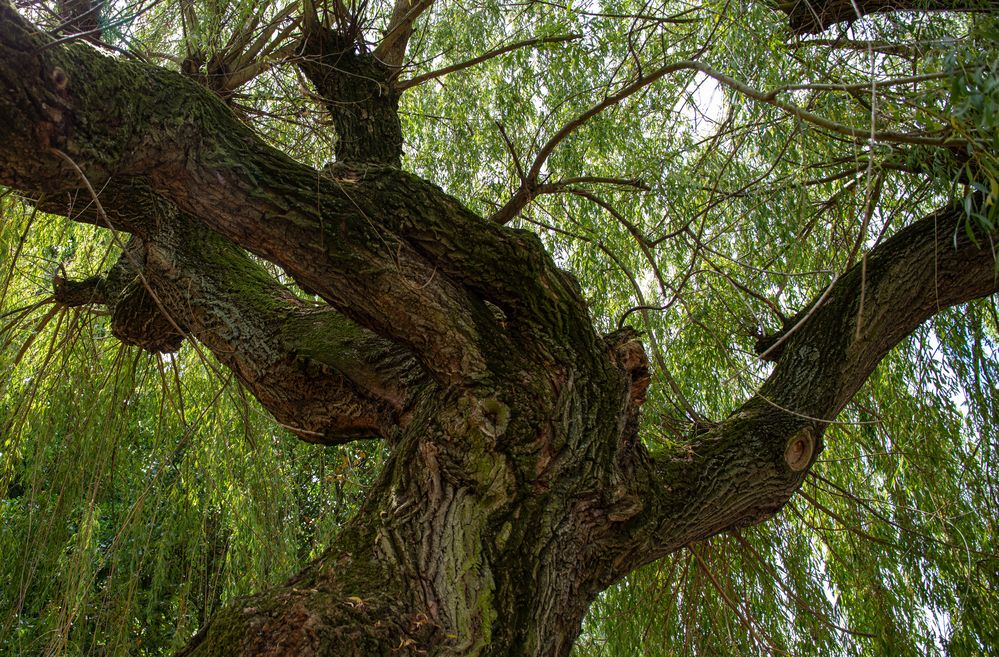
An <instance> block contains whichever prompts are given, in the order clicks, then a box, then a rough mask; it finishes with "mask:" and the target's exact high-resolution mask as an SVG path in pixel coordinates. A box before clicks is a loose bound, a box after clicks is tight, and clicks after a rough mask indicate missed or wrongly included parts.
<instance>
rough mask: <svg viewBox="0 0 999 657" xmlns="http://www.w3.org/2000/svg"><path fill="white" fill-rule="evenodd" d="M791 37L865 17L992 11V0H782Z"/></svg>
mask: <svg viewBox="0 0 999 657" xmlns="http://www.w3.org/2000/svg"><path fill="white" fill-rule="evenodd" d="M777 6H778V8H779V9H780V10H781V11H783V12H784V13H785V14H787V18H788V22H789V24H790V26H791V31H792V32H793V33H794V34H797V35H799V36H800V35H802V34H818V33H819V32H824V31H825V30H827V29H828V28H830V27H832V26H833V25H836V24H837V23H843V22H848V21H849V22H852V21H855V20H857V19H858V18H862V17H864V16H867V15H869V14H883V13H888V12H896V11H913V12H923V11H955V12H996V11H999V2H996V0H782V1H780V2H778V3H777Z"/></svg>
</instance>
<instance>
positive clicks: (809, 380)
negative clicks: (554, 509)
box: [608, 207, 999, 579]
mask: <svg viewBox="0 0 999 657" xmlns="http://www.w3.org/2000/svg"><path fill="white" fill-rule="evenodd" d="M967 220H968V219H967V217H966V215H965V214H964V211H963V210H962V209H961V208H959V207H952V208H946V209H941V210H939V211H937V212H935V213H933V214H931V215H929V216H927V217H925V218H923V219H921V220H919V221H917V222H916V223H914V224H913V225H911V226H909V227H907V228H905V229H903V230H901V231H899V232H898V234H896V235H895V236H893V237H892V238H891V239H889V240H887V241H885V242H884V243H883V244H881V245H880V246H878V247H876V248H875V249H874V250H873V251H871V252H870V253H869V254H868V255H867V256H866V258H865V259H864V260H863V261H862V262H861V263H859V264H857V265H855V266H854V267H852V268H851V269H849V270H848V271H847V272H845V273H844V274H843V275H842V276H840V277H839V279H837V280H836V282H835V284H834V285H833V286H832V288H831V289H829V290H828V291H827V292H826V293H824V294H823V295H821V296H820V297H819V299H818V300H817V301H816V302H815V303H813V304H812V306H811V307H810V309H809V310H808V311H806V312H804V313H803V314H802V316H801V319H802V322H801V324H800V325H799V326H798V328H797V329H796V330H794V331H793V333H789V334H788V335H787V337H786V339H785V340H784V341H783V343H782V344H781V345H780V346H779V348H778V350H779V358H778V360H777V364H776V367H775V368H774V371H773V372H772V374H771V375H770V377H769V378H768V380H767V381H766V383H765V384H764V385H763V386H762V387H761V389H760V390H759V392H758V393H757V394H756V395H755V396H754V397H753V398H752V399H750V400H749V401H748V402H747V403H746V404H744V405H743V406H742V407H741V408H740V409H739V410H738V411H736V412H735V413H733V414H732V415H731V416H730V417H729V418H727V419H726V420H724V421H723V422H721V423H720V424H718V425H716V426H715V427H713V428H711V429H710V430H708V431H706V432H704V433H702V434H700V435H698V436H696V437H694V438H693V439H692V440H691V441H690V442H689V443H688V444H685V445H681V446H678V447H676V448H673V449H671V450H669V451H668V452H666V453H661V454H657V455H655V456H654V457H649V456H647V455H646V454H645V451H644V449H643V448H642V447H641V446H639V445H635V446H632V445H625V449H624V451H623V456H622V463H623V469H624V472H625V474H626V477H627V478H626V481H627V480H631V481H633V482H635V483H634V484H633V486H631V487H628V490H629V491H630V492H628V493H625V492H622V494H621V500H620V501H619V502H618V503H617V504H618V506H623V507H625V508H629V509H630V513H629V514H623V515H624V517H623V518H622V521H625V520H626V521H627V523H628V524H626V525H624V531H622V532H621V534H620V535H619V536H617V537H616V538H615V540H618V541H620V545H621V549H622V551H623V552H624V554H622V555H621V557H620V559H619V562H618V563H619V565H621V564H627V567H628V568H630V567H634V566H636V565H638V564H639V563H645V562H647V561H650V560H653V559H655V558H658V557H660V556H663V555H665V554H668V553H669V552H671V551H673V550H675V549H676V548H678V547H681V546H683V545H685V544H687V543H689V542H691V541H696V540H699V539H703V538H706V537H708V536H711V535H713V534H716V533H718V532H721V531H724V530H726V529H732V528H736V527H741V526H746V525H750V524H755V523H757V522H760V521H762V520H764V519H766V518H769V517H770V516H772V515H773V514H774V513H775V512H776V511H778V510H779V509H780V508H781V507H782V506H783V505H784V504H785V503H786V502H787V500H788V499H789V498H790V496H791V495H792V494H793V493H794V491H796V490H797V489H798V487H799V486H800V485H801V482H802V481H803V480H804V477H805V475H806V473H807V471H808V468H809V467H810V466H811V464H812V463H813V462H814V459H815V456H816V455H817V454H818V452H819V451H820V450H821V446H822V444H821V440H822V434H823V432H824V430H825V428H826V426H828V423H829V422H830V421H832V420H833V419H834V418H835V417H836V416H837V414H838V413H839V412H840V410H841V409H842V408H843V407H844V406H845V405H846V403H847V402H848V401H849V400H850V398H851V397H852V396H853V395H854V394H855V393H856V392H857V390H858V389H859V388H860V386H861V385H862V384H863V383H864V381H865V380H866V379H867V377H868V376H869V375H870V374H871V372H873V370H874V368H875V367H876V366H877V364H878V363H879V362H880V361H881V359H882V358H883V357H884V356H885V355H886V354H887V353H888V352H889V351H890V350H891V349H892V348H893V347H894V346H895V345H897V344H898V343H899V342H900V341H901V340H903V339H904V338H905V337H906V336H908V335H909V334H910V333H911V332H912V331H913V330H915V329H916V327H918V326H919V325H920V324H921V323H922V322H924V321H926V320H927V319H929V318H930V317H932V316H933V315H934V314H936V313H938V312H940V310H942V309H944V308H946V307H948V306H952V305H955V304H959V303H964V302H967V301H970V300H972V299H976V298H980V297H984V296H987V295H990V294H993V293H995V292H996V291H997V290H999V276H997V273H996V261H995V258H994V256H993V253H992V251H991V249H990V248H989V238H988V236H986V235H980V236H979V237H980V240H979V243H978V244H976V243H974V242H973V241H972V240H971V239H969V237H968V235H967V234H966V231H965V227H964V223H965V222H966V221H967ZM622 490H624V489H622ZM629 500H630V502H628V501H629ZM623 572H627V570H624V571H621V572H615V573H609V574H608V577H610V579H613V578H614V577H618V576H620V575H621V574H622V573H623Z"/></svg>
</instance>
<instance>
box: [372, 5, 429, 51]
mask: <svg viewBox="0 0 999 657" xmlns="http://www.w3.org/2000/svg"><path fill="white" fill-rule="evenodd" d="M433 4H434V0H417V1H416V2H412V1H411V0H396V2H395V6H394V7H393V8H392V17H391V18H390V19H389V24H388V27H386V28H385V36H384V37H383V38H382V41H381V43H379V44H378V47H377V48H375V51H374V56H375V58H376V59H378V60H379V61H381V62H382V63H384V64H386V65H388V66H391V67H394V68H399V67H401V66H402V64H403V62H404V61H405V60H406V47H407V46H409V38H410V37H411V36H412V35H413V23H415V22H416V19H417V18H419V17H420V15H422V14H423V12H425V11H426V10H428V9H430V7H431V6H432V5H433Z"/></svg>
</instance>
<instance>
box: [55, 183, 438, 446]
mask: <svg viewBox="0 0 999 657" xmlns="http://www.w3.org/2000/svg"><path fill="white" fill-rule="evenodd" d="M101 198H102V206H104V207H109V208H115V209H116V210H117V212H115V215H116V216H121V215H123V214H127V213H128V212H129V210H128V208H129V207H131V208H133V210H135V211H138V212H141V213H142V215H143V216H142V217H135V218H134V219H133V221H131V222H130V223H131V225H132V226H133V227H138V228H137V233H138V234H139V235H141V237H133V238H131V239H130V240H129V242H128V244H127V245H126V253H123V254H122V256H121V257H120V258H119V260H118V263H117V264H116V265H115V266H114V267H112V269H111V270H110V272H109V273H108V274H107V275H106V276H104V277H99V278H91V279H87V280H85V281H78V282H77V281H68V280H66V279H63V278H56V280H55V281H54V287H55V295H54V296H55V300H56V302H57V303H61V304H63V305H66V306H79V305H92V304H97V305H103V306H107V308H108V309H109V311H110V312H111V328H112V332H113V333H114V335H115V336H117V337H119V338H120V339H122V340H123V341H125V342H127V343H129V344H136V345H139V346H141V347H143V348H144V349H147V350H149V351H153V352H157V351H176V350H177V349H178V348H179V347H180V342H181V341H182V340H183V339H184V337H191V338H195V339H197V340H198V341H199V342H200V343H201V344H203V345H204V346H206V347H207V348H208V349H209V350H210V351H211V352H212V353H213V354H214V355H215V357H216V358H217V359H218V360H219V362H221V363H222V364H223V365H224V366H226V367H227V368H229V369H230V370H232V372H233V373H234V374H235V375H236V376H237V378H239V380H240V381H242V382H243V384H244V385H246V387H247V388H248V389H249V391H250V392H251V393H252V394H253V395H254V397H256V398H257V400H258V401H260V403H261V404H262V405H263V407H264V408H266V409H267V410H268V411H270V412H271V413H272V414H273V415H274V417H275V418H276V419H277V420H278V421H279V422H281V423H282V425H284V426H286V427H288V428H289V429H291V430H292V431H294V432H295V433H297V434H298V435H299V436H300V437H302V438H303V439H305V440H307V441H309V442H320V443H325V444H336V443H343V442H347V441H350V440H355V439H357V438H371V437H376V436H390V435H393V432H394V430H395V427H399V426H405V423H406V419H405V417H404V414H405V413H406V412H407V410H408V408H409V406H410V404H411V403H412V400H413V397H414V395H415V394H416V392H417V391H418V390H419V389H421V388H422V387H423V386H424V385H426V383H427V381H426V380H425V376H424V374H423V372H422V370H421V369H420V367H419V365H418V364H417V363H416V361H415V359H414V358H413V357H412V355H410V354H408V353H407V352H405V351H404V350H402V349H400V348H398V347H396V346H395V345H393V344H392V343H390V342H388V341H385V340H383V339H381V338H378V337H377V336H375V335H373V334H371V333H370V332H368V331H366V330H364V329H362V328H360V327H359V326H357V325H356V324H354V323H352V322H350V321H349V320H348V319H346V318H345V317H343V316H342V315H340V314H339V313H336V312H335V311H333V310H330V309H328V308H316V307H314V306H312V305H311V304H307V303H304V302H302V301H300V300H299V299H298V298H297V297H295V296H294V295H293V294H291V293H290V292H289V291H288V290H287V289H286V288H285V287H284V286H282V285H281V284H279V283H278V282H277V281H275V280H274V279H273V278H271V276H270V275H269V274H268V273H267V272H266V271H265V270H264V269H263V268H262V267H261V266H260V265H259V264H257V263H256V262H254V261H253V260H252V259H250V258H249V257H248V256H247V255H246V254H245V253H244V252H243V251H242V249H240V248H238V247H236V246H234V245H233V244H232V243H231V242H228V241H227V240H225V239H223V238H221V237H219V236H218V235H216V234H214V233H212V232H211V231H209V230H207V229H205V228H204V227H202V226H201V225H200V224H199V223H197V222H194V221H192V220H191V218H189V217H185V216H183V215H182V214H181V213H180V212H179V211H177V209H176V208H174V207H173V206H172V205H171V204H169V203H168V202H166V201H164V200H163V199H159V198H156V197H155V196H154V195H152V194H151V193H149V192H148V190H144V189H143V188H142V187H141V186H139V185H134V184H133V185H127V186H124V187H123V188H122V187H115V186H110V187H108V188H106V189H105V190H104V192H103V193H102V195H101ZM54 205H55V204H52V206H54ZM49 209H54V207H50V208H49ZM92 213H93V209H92V208H86V210H85V214H84V215H82V216H81V215H72V214H71V215H70V218H73V219H81V218H82V219H84V220H87V221H88V222H91V223H96V221H94V219H95V218H94V217H93V216H92ZM104 221H108V219H107V218H105V219H104ZM140 274H141V276H140ZM164 312H165V313H167V314H168V315H169V318H167V317H165V316H164V314H163V313H164ZM178 327H179V328H180V329H181V331H182V333H178V331H177V328H178Z"/></svg>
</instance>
